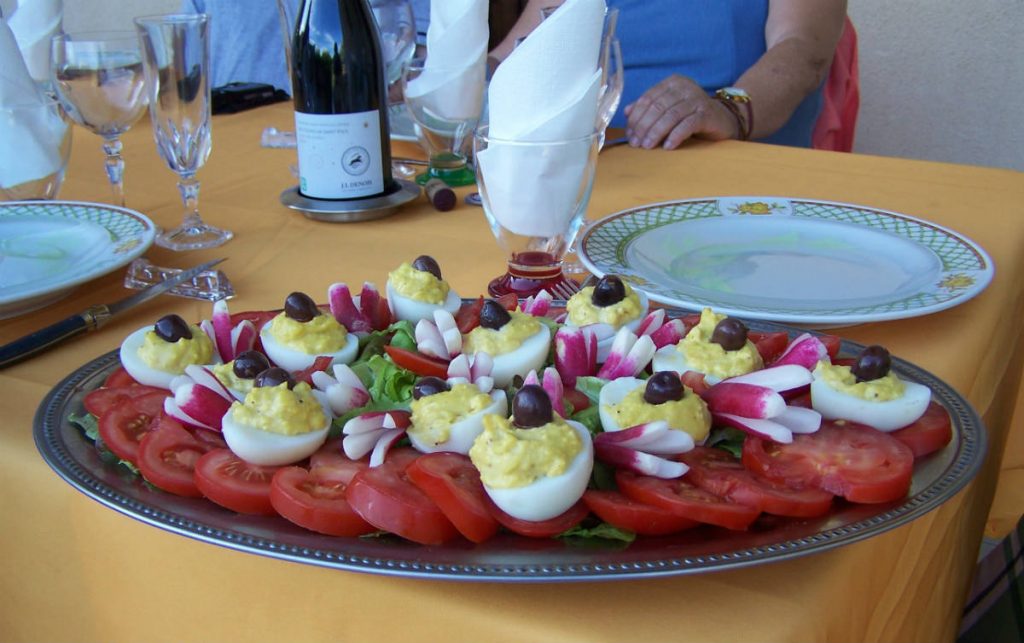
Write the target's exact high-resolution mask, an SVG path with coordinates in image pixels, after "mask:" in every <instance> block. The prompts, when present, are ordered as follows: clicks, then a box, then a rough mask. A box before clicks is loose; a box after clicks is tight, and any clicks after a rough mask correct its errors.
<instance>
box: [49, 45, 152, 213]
mask: <svg viewBox="0 0 1024 643" xmlns="http://www.w3.org/2000/svg"><path fill="white" fill-rule="evenodd" d="M50 45H51V49H50V80H51V82H52V83H53V89H54V91H55V92H56V94H57V96H58V97H59V98H60V101H61V104H62V105H63V106H64V110H65V111H66V112H67V113H68V115H69V116H70V117H71V119H72V120H73V121H74V122H75V123H78V124H79V125H81V126H82V127H85V128H86V129H88V130H89V131H90V132H93V133H94V134H97V135H99V136H100V137H102V139H103V152H104V153H105V154H106V161H105V166H106V172H107V178H108V179H109V181H110V187H111V190H112V191H113V194H114V201H115V203H116V204H117V205H120V206H123V205H124V204H125V196H124V159H122V158H121V148H122V145H121V135H122V134H124V133H125V132H126V131H128V129H129V128H130V127H131V126H132V125H134V124H135V122H136V121H138V120H139V117H140V116H142V113H143V112H144V111H145V109H146V91H145V78H144V75H143V71H142V57H141V54H140V51H139V39H138V37H137V36H136V35H135V34H134V33H133V32H131V31H109V32H80V33H74V32H72V33H63V34H59V35H56V36H54V37H53V39H52V40H51V43H50Z"/></svg>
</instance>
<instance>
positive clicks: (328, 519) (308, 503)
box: [270, 462, 377, 537]
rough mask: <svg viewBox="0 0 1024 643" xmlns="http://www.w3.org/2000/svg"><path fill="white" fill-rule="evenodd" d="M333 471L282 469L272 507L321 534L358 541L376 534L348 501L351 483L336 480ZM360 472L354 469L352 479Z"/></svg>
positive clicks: (273, 484) (276, 479)
mask: <svg viewBox="0 0 1024 643" xmlns="http://www.w3.org/2000/svg"><path fill="white" fill-rule="evenodd" d="M353 464H356V463H353ZM360 464H362V468H366V467H368V466H369V465H368V464H366V463H365V462H362V463H360ZM332 471H334V469H332V468H331V467H326V466H322V467H320V468H319V469H311V470H310V469H305V468H303V467H296V466H291V467H283V468H281V469H278V471H277V473H275V474H274V477H273V478H272V479H271V481H270V504H271V505H273V507H274V509H275V510H277V513H279V514H280V515H281V516H282V517H283V518H285V519H286V520H289V521H290V522H293V523H295V524H296V525H299V526H300V527H305V528H306V529H309V530H310V531H315V532H317V533H320V534H327V535H328V536H350V537H354V536H362V535H363V534H368V533H371V532H373V531H376V529H377V528H376V527H374V526H373V525H371V524H370V523H368V522H366V521H365V520H363V519H362V518H361V517H360V516H359V514H357V513H356V512H355V510H353V509H352V507H351V506H350V505H349V504H348V501H347V500H345V489H346V487H347V486H348V482H346V481H343V480H340V479H339V477H332V476H331V475H330V473H331V472H332ZM357 471H358V469H356V468H355V467H353V470H352V475H353V476H354V475H355V474H356V472H357Z"/></svg>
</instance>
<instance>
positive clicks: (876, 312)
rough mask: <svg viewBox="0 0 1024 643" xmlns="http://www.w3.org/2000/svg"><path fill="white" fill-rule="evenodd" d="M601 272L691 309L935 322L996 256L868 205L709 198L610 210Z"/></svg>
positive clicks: (787, 318) (978, 281)
mask: <svg viewBox="0 0 1024 643" xmlns="http://www.w3.org/2000/svg"><path fill="white" fill-rule="evenodd" d="M579 256H580V260H581V261H582V262H583V264H584V265H585V266H586V267H587V268H588V269H589V270H590V271H591V272H593V273H594V274H596V275H598V276H604V275H607V274H615V275H619V276H621V277H622V278H623V279H625V280H626V281H628V282H629V283H630V284H631V285H632V286H634V287H635V288H638V289H639V290H642V291H643V292H644V293H646V294H647V295H648V297H650V298H651V299H652V300H654V301H658V302H661V303H663V304H668V305H671V306H677V307H680V308H684V309H690V310H700V309H702V308H705V307H710V308H713V309H714V310H715V311H716V312H720V313H725V314H731V315H737V316H742V317H745V318H748V319H761V320H767V321H779V322H789V323H800V324H810V325H843V324H859V323H864V322H873V321H885V320H890V319H904V318H907V317H916V316H918V315H927V314H930V313H934V312H938V311H940V310H945V309H947V308H951V307H953V306H957V305H959V304H962V303H964V302H966V301H968V300H969V299H971V298H973V297H974V296H976V295H977V294H978V293H980V292H982V291H983V290H984V289H985V288H986V287H987V286H988V284H989V283H990V282H991V281H992V277H993V275H994V266H993V264H992V259H991V258H990V257H989V256H988V253H986V252H985V250H984V249H983V248H981V247H980V246H979V245H978V244H976V243H974V242H973V241H971V240H970V239H968V238H966V237H964V236H963V235H961V234H959V233H957V232H954V231H953V230H950V229H948V228H944V227H942V226H940V225H937V224H934V223H931V222H929V221H925V220H924V219H919V218H916V217H912V216H909V215H905V214H899V213H896V212H888V211H885V210H878V209H875V208H869V207H865V206H859V205H851V204H846V203H835V202H829V201H813V200H802V199H787V198H781V197H763V196H739V197H709V198H704V199H688V200H682V201H670V202H665V203H655V204H650V205H644V206H640V207H636V208H631V209H629V210H623V211H621V212H617V213H615V214H611V215H609V216H607V217H604V218H603V219H601V220H599V221H595V222H593V223H591V224H590V225H589V226H588V227H587V228H586V230H585V231H584V232H583V233H581V236H580V242H579Z"/></svg>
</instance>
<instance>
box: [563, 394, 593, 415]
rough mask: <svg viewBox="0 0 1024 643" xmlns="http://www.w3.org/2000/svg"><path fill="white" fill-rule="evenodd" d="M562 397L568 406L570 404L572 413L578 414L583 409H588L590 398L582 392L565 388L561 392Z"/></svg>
mask: <svg viewBox="0 0 1024 643" xmlns="http://www.w3.org/2000/svg"><path fill="white" fill-rule="evenodd" d="M563 396H564V397H565V399H566V400H568V402H569V404H572V410H573V413H579V412H580V411H582V410H584V409H588V408H590V398H589V397H587V394H586V393H584V392H583V391H578V390H576V389H574V388H567V389H565V391H564V392H563Z"/></svg>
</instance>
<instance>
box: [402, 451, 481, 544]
mask: <svg viewBox="0 0 1024 643" xmlns="http://www.w3.org/2000/svg"><path fill="white" fill-rule="evenodd" d="M405 474H406V475H407V476H408V478H409V480H411V481H412V482H413V484H415V485H416V486H417V487H419V488H420V490H421V491H423V493H425V494H427V495H428V496H430V499H431V500H433V501H434V503H435V504H437V506H438V507H440V508H441V511H443V512H444V515H445V516H447V517H448V520H450V521H452V524H453V525H455V528H456V529H458V530H459V533H461V534H462V535H463V536H465V537H466V538H467V539H469V540H471V541H473V542H475V543H482V542H484V541H486V540H489V539H490V538H491V537H492V536H494V534H496V533H497V532H498V521H497V520H495V518H494V516H492V515H491V512H490V511H489V510H488V508H487V492H486V491H484V485H483V483H482V482H480V472H479V471H478V470H477V468H476V467H475V466H473V463H472V462H471V461H470V459H469V458H468V457H467V456H464V455H462V454H461V453H447V452H445V453H430V454H427V455H422V456H420V457H419V458H417V459H416V460H415V461H414V462H413V463H412V464H410V465H409V468H407V469H406V470H405Z"/></svg>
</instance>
